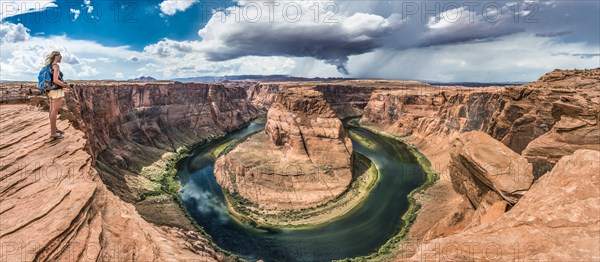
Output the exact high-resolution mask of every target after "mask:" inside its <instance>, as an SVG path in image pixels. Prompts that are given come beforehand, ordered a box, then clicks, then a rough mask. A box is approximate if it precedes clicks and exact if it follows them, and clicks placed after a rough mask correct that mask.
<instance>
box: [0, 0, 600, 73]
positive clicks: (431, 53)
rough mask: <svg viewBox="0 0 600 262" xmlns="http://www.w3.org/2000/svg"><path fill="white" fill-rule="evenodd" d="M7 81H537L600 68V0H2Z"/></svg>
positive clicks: (0, 63) (1, 46)
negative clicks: (57, 66)
mask: <svg viewBox="0 0 600 262" xmlns="http://www.w3.org/2000/svg"><path fill="white" fill-rule="evenodd" d="M0 3H1V6H0V19H1V21H0V58H1V59H0V79H2V80H25V81H35V80H36V77H37V73H38V72H39V71H40V69H41V67H42V66H43V63H44V59H45V57H46V56H47V55H48V54H49V53H50V52H51V51H53V50H59V51H60V52H61V53H62V54H63V61H62V62H61V70H62V71H63V72H64V73H65V78H66V79H75V80H95V79H114V80H125V79H131V78H135V77H139V76H152V77H155V78H157V79H173V78H179V77H196V76H223V75H242V74H244V75H248V74H251V75H271V74H283V75H291V76H299V77H351V78H386V79H410V80H426V81H439V82H467V81H468V82H512V81H519V82H525V81H533V80H535V79H537V78H539V77H540V76H541V75H543V74H544V73H546V72H548V71H552V70H553V69H555V68H560V69H584V68H597V67H600V16H599V15H598V14H600V1H598V0H568V1H541V0H539V1H538V0H526V1H524V0H514V1H491V0H486V1H476V0H469V1H464V2H461V1H436V0H424V1H399V0H394V1H383V0H364V1H361V0H330V1H311V0H306V1H294V0H260V1H248V0H209V1H200V0H184V1H179V0H150V1H123V0H120V1H112V0H34V1H30V0H2V1H1V2H0Z"/></svg>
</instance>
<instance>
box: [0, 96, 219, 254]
mask: <svg viewBox="0 0 600 262" xmlns="http://www.w3.org/2000/svg"><path fill="white" fill-rule="evenodd" d="M0 117H1V118H2V119H3V121H2V122H1V123H0V148H2V151H1V152H2V153H1V154H0V163H2V164H1V165H0V170H1V173H0V182H1V183H0V203H1V204H0V232H1V233H0V246H1V247H2V251H1V252H0V260H2V261H79V260H83V261H92V260H97V261H123V260H134V261H171V260H173V259H174V258H177V259H179V260H195V259H202V260H206V261H221V260H223V259H224V258H225V256H223V255H221V254H219V253H218V252H216V251H215V250H213V249H212V248H211V245H210V243H209V241H208V240H206V239H205V238H204V237H203V236H201V235H199V234H197V233H196V232H194V231H184V230H181V229H177V228H172V227H166V226H162V227H157V226H155V225H153V224H151V223H149V222H147V221H146V220H144V219H143V218H142V217H141V216H140V215H139V214H138V212H136V209H135V207H134V206H133V205H131V204H128V203H125V202H123V201H122V200H121V199H119V197H118V196H115V195H114V194H113V193H112V192H111V191H110V190H108V188H107V187H106V186H105V184H104V183H103V182H102V180H100V177H99V176H98V173H97V172H96V170H95V169H94V168H93V166H92V163H93V162H92V156H91V155H90V154H89V153H88V152H87V151H86V143H87V140H86V139H85V137H84V134H83V132H81V131H80V130H77V129H75V128H74V126H73V125H72V123H70V122H69V121H64V120H59V121H58V123H57V125H58V128H59V129H62V130H64V131H65V138H64V139H63V140H60V141H52V139H50V138H49V130H50V126H49V122H48V112H44V111H40V110H39V109H37V108H35V107H31V106H28V105H24V104H20V105H2V106H0Z"/></svg>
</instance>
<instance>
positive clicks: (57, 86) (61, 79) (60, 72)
mask: <svg viewBox="0 0 600 262" xmlns="http://www.w3.org/2000/svg"><path fill="white" fill-rule="evenodd" d="M54 65H58V63H56V62H53V63H52V66H51V67H50V74H52V77H54ZM58 80H60V81H61V82H63V72H62V71H59V74H58ZM52 83H53V84H54V80H52ZM55 85H56V84H55ZM62 88H63V87H62V86H59V85H56V87H55V88H54V89H62Z"/></svg>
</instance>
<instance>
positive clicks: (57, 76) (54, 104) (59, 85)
mask: <svg viewBox="0 0 600 262" xmlns="http://www.w3.org/2000/svg"><path fill="white" fill-rule="evenodd" d="M61 59H62V56H61V55H60V52H58V51H52V53H50V55H48V57H47V58H46V62H45V63H44V66H45V67H46V66H50V65H52V68H51V71H50V73H51V74H52V83H53V84H54V85H55V86H56V87H55V88H54V89H52V90H50V91H49V92H48V97H49V98H50V137H52V138H54V139H61V138H63V136H62V134H64V132H63V131H62V130H58V128H57V127H56V118H57V116H58V111H59V110H60V108H61V107H62V102H63V97H65V92H64V90H63V88H65V87H67V83H65V82H63V73H62V72H61V71H60V66H59V65H58V63H60V61H61Z"/></svg>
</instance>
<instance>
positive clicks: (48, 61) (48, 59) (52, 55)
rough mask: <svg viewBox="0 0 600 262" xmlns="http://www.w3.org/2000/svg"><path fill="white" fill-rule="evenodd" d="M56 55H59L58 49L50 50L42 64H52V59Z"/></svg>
mask: <svg viewBox="0 0 600 262" xmlns="http://www.w3.org/2000/svg"><path fill="white" fill-rule="evenodd" d="M57 56H61V55H60V52H58V51H52V53H50V54H49V55H48V56H47V57H46V62H44V66H49V65H50V64H52V63H53V62H54V59H56V57H57Z"/></svg>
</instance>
